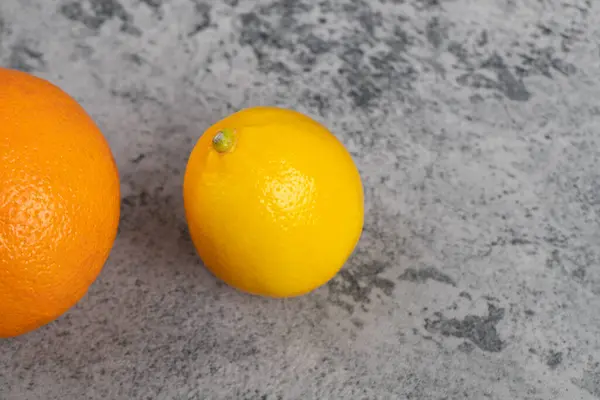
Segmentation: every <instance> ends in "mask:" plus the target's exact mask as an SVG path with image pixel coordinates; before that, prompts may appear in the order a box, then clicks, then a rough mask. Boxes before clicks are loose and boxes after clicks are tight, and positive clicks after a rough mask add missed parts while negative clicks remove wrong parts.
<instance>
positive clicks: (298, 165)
mask: <svg viewBox="0 0 600 400" xmlns="http://www.w3.org/2000/svg"><path fill="white" fill-rule="evenodd" d="M183 196H184V204H185V210H186V218H187V221H188V226H189V231H190V235H191V238H192V241H193V243H194V245H195V247H196V249H197V252H198V254H199V256H200V258H201V259H202V260H203V262H204V264H205V266H206V267H207V268H208V269H209V270H210V271H212V272H213V274H214V275H216V276H217V277H218V278H220V279H221V280H223V281H225V282H226V283H228V284H229V285H231V286H233V287H235V288H238V289H240V290H242V291H245V292H248V293H252V294H257V295H263V296H269V297H291V296H297V295H302V294H305V293H307V292H309V291H311V290H313V289H315V288H317V287H319V286H321V285H323V284H324V283H326V282H327V281H328V280H330V279H331V278H332V277H334V276H335V275H336V273H337V272H338V271H339V270H340V269H341V268H342V266H343V265H344V263H345V262H346V261H347V259H348V257H349V256H350V255H351V253H352V252H353V250H354V248H355V246H356V244H357V242H358V240H359V238H360V235H361V231H362V227H363V218H364V215H363V214H364V204H363V187H362V183H361V180H360V175H359V172H358V170H357V168H356V166H355V164H354V162H353V160H352V158H351V156H350V154H349V153H348V151H347V150H346V148H345V147H344V146H343V145H342V143H341V142H340V141H339V140H338V139H337V138H336V137H335V136H334V135H333V134H332V133H331V132H330V131H328V130H327V129H326V128H325V127H324V126H322V125H321V124H319V123H318V122H316V121H315V120H313V119H311V118H310V117H308V116H306V115H304V114H301V113H299V112H296V111H292V110H287V109H281V108H274V107H255V108H248V109H244V110H242V111H238V112H236V113H234V114H232V115H230V116H228V117H226V118H225V119H223V120H221V121H219V122H217V123H216V124H215V125H213V126H212V127H210V128H209V129H208V130H207V131H206V132H205V133H204V134H203V135H202V136H201V137H200V139H199V140H198V142H197V143H196V145H195V147H194V149H193V151H192V153H191V155H190V158H189V161H188V164H187V167H186V172H185V178H184V188H183Z"/></svg>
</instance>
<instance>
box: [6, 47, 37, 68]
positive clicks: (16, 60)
mask: <svg viewBox="0 0 600 400" xmlns="http://www.w3.org/2000/svg"><path fill="white" fill-rule="evenodd" d="M8 66H9V68H12V69H17V70H19V71H23V72H33V71H40V70H42V69H44V67H45V66H46V62H45V61H44V56H43V54H42V53H41V52H39V51H37V50H33V49H32V48H31V47H29V46H27V45H26V44H23V43H21V44H16V45H14V46H13V48H12V51H11V53H10V57H9V60H8Z"/></svg>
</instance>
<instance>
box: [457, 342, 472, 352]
mask: <svg viewBox="0 0 600 400" xmlns="http://www.w3.org/2000/svg"><path fill="white" fill-rule="evenodd" d="M458 350H459V351H461V352H463V353H467V354H469V353H471V352H472V351H473V350H475V345H473V343H471V342H462V343H461V344H459V345H458Z"/></svg>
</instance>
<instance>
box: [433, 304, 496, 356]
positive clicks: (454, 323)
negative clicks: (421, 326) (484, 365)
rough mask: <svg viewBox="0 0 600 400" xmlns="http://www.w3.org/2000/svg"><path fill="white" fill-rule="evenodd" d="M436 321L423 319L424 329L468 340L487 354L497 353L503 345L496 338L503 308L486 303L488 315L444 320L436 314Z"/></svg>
mask: <svg viewBox="0 0 600 400" xmlns="http://www.w3.org/2000/svg"><path fill="white" fill-rule="evenodd" d="M435 317H436V319H434V320H431V319H425V329H426V330H427V331H428V332H431V333H440V334H442V335H443V336H454V337H457V338H465V339H468V340H470V341H471V342H472V343H473V344H474V345H475V346H477V347H479V348H480V349H481V350H483V351H487V352H499V351H501V350H502V349H503V348H504V346H505V344H504V342H503V341H502V340H501V339H500V337H499V336H498V332H497V330H496V325H497V324H498V322H499V321H500V320H502V318H504V308H498V307H496V306H494V305H493V304H491V303H488V315H487V316H484V317H481V316H478V315H467V316H466V317H465V318H464V319H462V320H460V319H457V318H445V317H444V316H443V315H442V314H441V313H436V315H435Z"/></svg>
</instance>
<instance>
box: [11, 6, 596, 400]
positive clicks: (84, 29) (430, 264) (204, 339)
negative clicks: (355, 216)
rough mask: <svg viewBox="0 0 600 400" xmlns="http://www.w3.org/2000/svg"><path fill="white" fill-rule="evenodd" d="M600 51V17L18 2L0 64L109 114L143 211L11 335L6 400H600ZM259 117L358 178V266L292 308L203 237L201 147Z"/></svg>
mask: <svg viewBox="0 0 600 400" xmlns="http://www.w3.org/2000/svg"><path fill="white" fill-rule="evenodd" d="M598 43H600V3H598V2H596V1H592V0H587V1H586V0H518V1H517V0H340V1H334V0H322V1H316V0H315V1H311V0H260V1H255V0H222V1H216V0H215V1H211V0H56V1H41V0H2V1H1V2H0V65H3V66H8V67H13V68H18V69H21V70H25V71H29V72H31V73H34V74H36V75H39V76H42V77H45V78H48V79H50V80H51V81H53V82H55V83H56V84H58V85H60V86H61V87H63V88H64V89H65V90H67V91H68V92H69V93H71V94H72V95H73V96H74V97H76V98H77V99H78V100H80V101H81V103H82V104H83V105H84V107H85V108H86V109H87V110H88V111H89V113H90V114H91V115H92V116H93V117H94V118H95V120H96V121H97V122H98V124H99V125H100V127H101V128H102V130H103V132H104V133H105V135H106V136H107V138H108V140H109V141H110V143H111V145H112V147H113V150H114V153H115V157H116V159H117V161H118V164H119V168H120V173H121V177H122V190H123V216H122V223H121V227H120V234H119V236H118V239H117V241H116V244H115V247H114V251H113V252H112V255H111V257H110V259H109V262H108V263H107V265H106V267H105V269H104V271H103V272H102V274H101V276H100V277H99V279H98V281H97V282H96V283H95V284H94V285H93V287H92V288H91V290H90V292H89V294H88V295H87V296H86V297H85V299H84V300H83V301H82V302H81V303H80V304H78V305H77V306H76V307H75V308H74V309H72V310H71V311H70V312H68V313H67V314H66V315H64V316H63V317H62V318H60V319H59V320H58V321H56V322H54V323H52V324H50V325H48V326H46V327H44V328H42V329H40V330H38V331H36V332H33V333H31V334H28V335H25V336H22V337H19V338H16V339H11V340H4V341H0V399H2V400H16V399H18V400H21V399H221V398H222V399H226V398H228V399H269V400H274V399H421V400H434V399H435V400H442V399H493V400H499V399H572V400H576V399H598V398H600V312H599V310H600V265H599V264H600V172H598V171H599V167H600V147H599V145H600V133H599V130H600V84H599V83H598V79H599V78H600V51H599V47H598ZM0 84H1V83H0ZM253 105H280V106H285V107H290V108H295V109H297V110H299V111H302V112H306V113H308V114H309V115H312V116H313V117H315V118H317V119H318V120H320V121H322V122H323V123H325V124H326V125H327V126H329V127H330V128H331V130H332V131H333V132H335V133H336V134H337V135H338V136H339V138H340V139H341V140H342V141H343V142H344V143H345V144H346V145H347V146H348V148H349V150H350V151H351V152H352V154H353V155H354V157H355V160H356V162H357V164H358V166H359V168H360V170H361V173H362V176H363V178H364V183H365V187H366V211H367V215H366V225H365V229H364V234H363V237H362V240H361V242H360V244H359V247H358V249H357V251H356V253H355V254H354V256H353V257H352V258H351V260H350V261H349V262H348V264H347V265H346V266H345V268H344V269H343V270H342V272H341V273H340V274H339V275H338V276H337V277H336V278H335V279H334V280H333V281H332V282H330V283H329V284H328V285H327V286H325V287H322V288H320V289H319V290H317V291H315V292H314V293H312V294H310V295H307V296H305V297H302V298H298V299H288V300H283V301H276V300H267V299H262V298H258V297H252V296H247V295H244V294H241V293H238V292H236V291H235V290H233V289H230V288H229V287H227V286H225V285H223V284H221V283H219V282H217V281H216V280H215V279H214V278H213V277H212V276H211V275H210V274H209V273H208V272H207V271H206V270H205V269H204V268H203V267H202V265H201V263H200V261H199V260H198V258H197V257H196V255H195V253H194V249H193V247H192V245H191V243H190V241H189V238H188V234H187V231H186V224H185V219H184V217H183V209H182V199H181V195H180V192H181V182H182V171H183V170H184V168H185V163H186V158H187V155H188V154H189V152H190V150H191V148H192V146H193V143H194V142H195V140H196V139H197V138H198V136H199V135H200V134H201V133H202V132H203V130H204V129H205V128H207V127H208V126H209V125H211V124H212V123H213V122H215V121H217V120H218V119H220V118H222V117H223V116H225V115H227V114H229V113H231V112H233V111H234V110H238V109H240V108H243V107H246V106H253Z"/></svg>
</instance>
